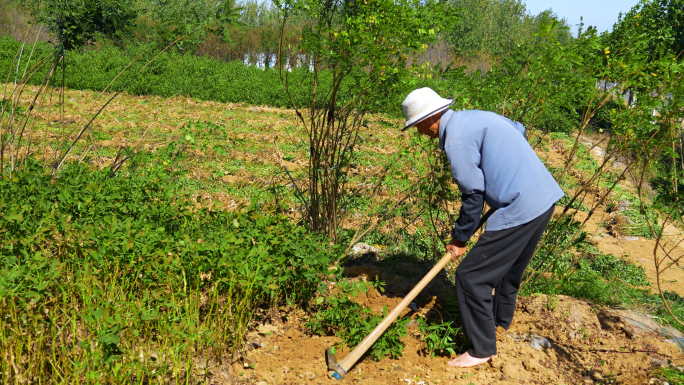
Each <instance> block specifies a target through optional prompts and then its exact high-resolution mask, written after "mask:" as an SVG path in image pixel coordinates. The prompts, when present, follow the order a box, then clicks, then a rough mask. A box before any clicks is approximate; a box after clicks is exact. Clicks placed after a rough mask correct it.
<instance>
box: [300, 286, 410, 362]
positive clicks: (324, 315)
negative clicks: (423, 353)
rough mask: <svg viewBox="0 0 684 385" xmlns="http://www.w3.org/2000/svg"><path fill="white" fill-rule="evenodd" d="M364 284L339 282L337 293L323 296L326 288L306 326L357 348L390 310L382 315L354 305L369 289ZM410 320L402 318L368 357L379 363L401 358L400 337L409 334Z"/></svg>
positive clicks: (392, 326)
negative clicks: (386, 358)
mask: <svg viewBox="0 0 684 385" xmlns="http://www.w3.org/2000/svg"><path fill="white" fill-rule="evenodd" d="M368 285H369V284H367V283H365V282H354V281H351V280H339V281H337V285H336V286H337V292H336V293H335V294H328V295H323V294H324V293H325V290H324V288H321V290H320V294H321V296H319V297H318V298H317V299H316V305H317V307H318V309H317V311H316V312H315V314H314V316H313V317H312V318H311V319H310V320H309V322H308V323H307V327H308V328H309V329H310V330H311V331H312V332H313V333H314V334H318V335H331V334H334V335H337V336H338V337H340V338H341V339H342V342H343V343H344V344H346V345H347V346H349V347H355V346H356V345H358V344H359V343H360V342H361V341H362V340H363V339H364V338H365V337H366V336H367V335H368V334H369V333H370V332H371V331H372V330H373V329H374V328H375V327H376V326H377V325H378V324H379V323H380V321H382V320H383V319H384V318H385V316H386V315H387V307H385V308H383V312H382V315H378V314H375V313H373V312H372V311H370V310H369V309H367V308H363V307H361V306H360V305H359V304H357V303H356V302H354V301H353V300H352V298H354V297H355V296H356V295H358V293H360V292H363V293H365V292H366V291H367V290H368ZM410 321H411V319H410V318H407V317H406V318H399V319H397V320H396V322H394V323H392V325H391V326H390V327H389V328H388V329H387V330H386V331H385V332H384V333H383V334H382V335H381V336H380V338H378V340H377V341H376V342H375V343H374V344H373V346H372V347H371V348H370V350H369V352H368V354H369V355H370V356H371V358H373V359H374V360H376V361H378V360H380V359H382V358H384V357H387V356H389V357H391V358H399V357H401V355H402V353H403V350H404V343H403V342H402V341H401V337H403V336H405V335H406V326H407V324H408V323H409V322H410Z"/></svg>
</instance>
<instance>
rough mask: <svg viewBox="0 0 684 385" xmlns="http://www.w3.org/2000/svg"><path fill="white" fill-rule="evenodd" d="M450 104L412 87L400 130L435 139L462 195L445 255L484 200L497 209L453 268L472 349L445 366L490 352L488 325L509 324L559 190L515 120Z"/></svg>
mask: <svg viewBox="0 0 684 385" xmlns="http://www.w3.org/2000/svg"><path fill="white" fill-rule="evenodd" d="M452 103H453V99H444V98H442V97H440V96H439V95H437V93H436V92H435V91H433V90H432V89H430V88H427V87H426V88H421V89H417V90H414V91H413V92H411V93H410V94H409V95H408V96H407V97H406V99H405V100H404V102H403V104H402V107H403V110H404V117H405V118H406V125H405V127H404V128H403V129H402V131H404V130H406V129H408V128H410V127H412V126H416V127H417V129H418V132H419V133H421V134H423V135H427V136H429V137H431V138H439V148H440V149H441V150H442V151H444V153H445V154H446V156H447V158H448V159H449V163H450V165H451V173H452V175H453V177H454V179H456V183H457V184H458V188H459V189H460V191H461V194H462V198H461V210H460V212H459V216H458V219H457V220H456V224H455V226H454V228H453V230H452V231H451V242H449V244H448V245H447V247H446V249H447V251H449V252H450V253H451V254H452V256H453V258H452V260H456V258H457V257H458V256H460V255H462V254H464V253H465V252H466V241H467V240H468V239H470V237H471V236H472V235H473V233H474V232H475V230H476V228H477V224H478V222H479V219H480V214H481V213H482V208H483V207H484V202H487V204H488V205H489V206H491V207H493V208H495V209H497V210H496V212H495V213H494V214H493V215H492V216H491V217H490V218H489V219H488V220H487V226H486V229H485V232H484V233H483V234H482V235H481V236H480V238H479V239H478V241H477V243H476V244H475V246H474V247H473V249H472V250H471V251H470V253H468V255H467V256H466V257H465V258H464V259H463V261H462V262H461V264H460V265H459V266H458V269H457V270H456V294H457V297H458V306H459V309H460V312H461V319H462V321H463V327H464V329H465V332H466V335H467V336H468V339H469V340H470V341H471V342H472V344H473V348H472V349H470V350H468V351H466V352H465V353H463V354H461V355H460V356H458V357H456V358H455V359H454V360H452V361H450V362H449V365H452V366H456V367H461V368H468V367H471V366H476V365H479V364H482V363H485V362H487V361H489V359H490V358H491V357H492V356H493V355H495V354H496V327H497V326H501V327H503V328H504V329H508V328H509V326H510V325H511V321H512V319H513V313H514V312H515V303H516V296H517V293H518V289H519V287H520V281H521V280H522V275H523V272H524V271H525V268H527V265H528V264H529V263H530V258H532V254H533V253H534V249H535V247H536V246H537V243H539V240H540V239H541V236H542V234H543V233H544V229H545V228H546V226H547V224H548V223H549V220H550V219H551V216H552V215H553V210H554V206H555V203H556V201H557V200H558V199H560V198H561V197H562V196H563V190H561V188H560V187H559V186H558V184H557V183H556V181H555V180H554V179H553V177H552V176H551V174H550V173H549V171H548V170H547V169H546V167H544V164H542V162H541V161H540V160H539V158H538V157H537V155H536V154H535V153H534V150H532V147H530V145H529V144H528V143H527V139H526V138H525V127H523V125H522V124H520V123H518V122H513V121H511V120H509V119H508V118H505V117H503V116H501V115H497V114H495V113H493V112H487V111H452V110H450V109H448V107H449V106H450V105H451V104H452ZM492 289H494V295H493V296H492Z"/></svg>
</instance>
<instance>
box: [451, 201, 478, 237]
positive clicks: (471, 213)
mask: <svg viewBox="0 0 684 385" xmlns="http://www.w3.org/2000/svg"><path fill="white" fill-rule="evenodd" d="M483 207H484V194H483V193H479V192H478V193H474V194H461V210H460V212H459V213H458V219H457V220H456V225H454V228H453V230H451V238H453V239H455V240H457V241H460V242H467V241H468V240H469V239H470V237H472V236H473V234H474V233H475V231H476V230H477V224H478V223H479V222H480V215H481V214H482V208H483Z"/></svg>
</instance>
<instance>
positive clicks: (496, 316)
mask: <svg viewBox="0 0 684 385" xmlns="http://www.w3.org/2000/svg"><path fill="white" fill-rule="evenodd" d="M554 207H555V205H554V206H551V208H550V209H548V210H547V211H546V212H545V213H544V214H542V215H540V216H538V217H537V218H535V219H533V220H532V221H530V222H528V223H525V224H523V225H520V226H516V227H513V228H510V229H505V230H500V231H485V232H484V233H483V234H482V235H481V236H480V239H479V240H478V241H477V243H476V244H475V246H474V247H473V248H472V250H470V252H469V253H468V255H467V256H466V257H465V258H464V259H463V261H462V262H461V264H460V265H459V266H458V269H456V295H457V297H458V306H459V308H460V311H461V319H462V321H463V327H464V329H465V332H466V335H467V336H468V339H470V342H472V344H473V349H471V350H469V351H468V353H469V354H470V355H471V356H473V357H478V358H484V357H489V356H493V355H495V354H496V327H497V326H501V327H503V328H504V329H508V327H509V326H511V321H512V320H513V313H514V312H515V301H516V296H517V294H518V289H519V288H520V281H521V280H522V276H523V272H524V271H525V268H527V265H528V264H529V263H530V259H531V258H532V254H534V249H535V248H536V247H537V243H539V240H540V239H541V237H542V234H544V229H546V225H548V223H549V221H550V220H551V216H552V215H553V210H554ZM492 289H494V292H495V294H494V296H493V298H492Z"/></svg>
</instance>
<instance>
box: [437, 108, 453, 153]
mask: <svg viewBox="0 0 684 385" xmlns="http://www.w3.org/2000/svg"><path fill="white" fill-rule="evenodd" d="M453 115H454V111H453V110H446V111H444V114H442V117H441V118H440V120H439V148H440V150H442V151H444V143H445V141H446V126H447V124H449V119H451V117H452V116H453Z"/></svg>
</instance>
